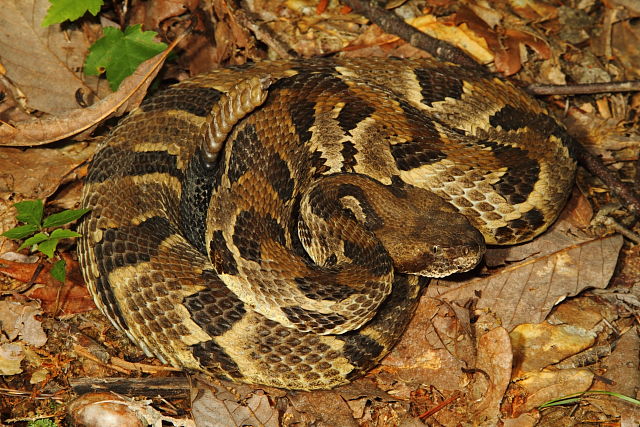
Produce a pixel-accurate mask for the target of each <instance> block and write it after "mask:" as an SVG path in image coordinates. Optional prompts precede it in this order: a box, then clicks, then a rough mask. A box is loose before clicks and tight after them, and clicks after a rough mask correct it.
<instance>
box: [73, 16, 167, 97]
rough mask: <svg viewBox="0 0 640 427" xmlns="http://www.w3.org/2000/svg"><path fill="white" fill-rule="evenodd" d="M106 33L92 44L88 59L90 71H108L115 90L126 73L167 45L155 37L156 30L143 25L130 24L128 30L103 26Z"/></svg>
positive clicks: (108, 79)
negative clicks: (144, 29)
mask: <svg viewBox="0 0 640 427" xmlns="http://www.w3.org/2000/svg"><path fill="white" fill-rule="evenodd" d="M102 31H103V32H104V37H102V38H101V39H98V40H96V42H95V43H94V44H93V45H92V46H91V47H90V48H89V55H87V59H86V61H85V63H84V72H85V74H88V75H99V74H102V73H106V76H107V81H108V82H109V86H110V87H111V90H113V91H116V90H117V89H118V87H119V86H120V83H122V80H124V79H125V78H126V77H128V76H130V75H131V74H133V72H134V71H135V70H136V68H138V65H140V64H142V63H143V62H144V61H146V60H147V59H149V58H151V57H153V56H155V55H157V54H159V53H160V52H162V51H163V50H165V49H166V48H167V45H166V44H165V43H158V42H156V41H154V40H153V39H154V37H155V36H156V35H157V33H156V32H155V31H142V25H139V24H138V25H133V26H131V27H127V28H126V29H125V30H124V32H122V31H120V30H118V29H117V28H113V27H105V28H103V29H102Z"/></svg>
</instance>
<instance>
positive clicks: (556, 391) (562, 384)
mask: <svg viewBox="0 0 640 427" xmlns="http://www.w3.org/2000/svg"><path fill="white" fill-rule="evenodd" d="M592 381H593V372H591V371H590V370H588V369H563V370H560V371H543V372H535V373H530V374H528V375H527V376H526V377H525V378H524V379H522V380H520V381H517V382H516V383H515V384H516V388H520V389H521V390H523V391H524V394H525V396H526V398H525V400H524V401H516V402H515V403H514V404H513V406H512V408H511V411H512V412H511V414H509V417H514V416H518V415H520V414H522V413H525V412H529V411H531V410H532V409H535V408H536V407H538V406H540V405H541V404H543V403H544V402H546V401H548V400H551V399H556V398H558V397H561V396H566V395H568V394H573V393H580V392H583V391H585V390H587V389H589V386H590V385H591V382H592Z"/></svg>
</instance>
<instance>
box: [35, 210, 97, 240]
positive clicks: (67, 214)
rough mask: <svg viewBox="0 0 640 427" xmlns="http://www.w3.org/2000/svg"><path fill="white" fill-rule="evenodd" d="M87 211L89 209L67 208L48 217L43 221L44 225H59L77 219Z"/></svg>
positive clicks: (45, 226)
mask: <svg viewBox="0 0 640 427" xmlns="http://www.w3.org/2000/svg"><path fill="white" fill-rule="evenodd" d="M87 212H89V209H67V210H65V211H62V212H58V213H56V214H53V215H49V216H48V217H46V218H45V219H44V222H43V223H42V227H44V228H47V227H59V226H61V225H64V224H67V223H69V222H71V221H75V220H76V219H78V218H80V217H81V216H82V215H84V214H86V213H87ZM75 237H78V236H75Z"/></svg>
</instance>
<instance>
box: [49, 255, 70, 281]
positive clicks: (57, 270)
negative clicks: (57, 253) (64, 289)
mask: <svg viewBox="0 0 640 427" xmlns="http://www.w3.org/2000/svg"><path fill="white" fill-rule="evenodd" d="M66 266H67V263H65V262H64V260H63V259H61V260H59V261H56V262H55V263H54V264H53V267H51V275H52V276H53V278H54V279H56V280H57V281H58V282H62V283H64V281H65V279H66V277H67V274H66V271H65V268H66Z"/></svg>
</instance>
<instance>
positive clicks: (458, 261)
mask: <svg viewBox="0 0 640 427" xmlns="http://www.w3.org/2000/svg"><path fill="white" fill-rule="evenodd" d="M484 252H485V246H484V244H468V245H463V246H451V247H442V246H437V245H434V247H433V249H432V250H431V251H430V252H428V253H424V254H423V256H422V259H421V260H420V264H421V265H423V266H424V268H422V269H421V270H420V271H417V272H415V273H414V274H416V275H419V276H426V277H433V278H439V277H446V276H450V275H452V274H455V273H464V272H465V271H469V270H472V269H473V268H475V267H476V266H477V265H478V263H480V261H481V260H482V257H483V256H484Z"/></svg>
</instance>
